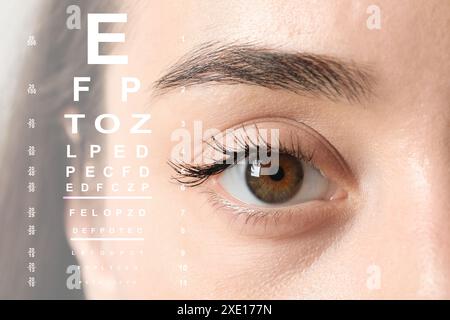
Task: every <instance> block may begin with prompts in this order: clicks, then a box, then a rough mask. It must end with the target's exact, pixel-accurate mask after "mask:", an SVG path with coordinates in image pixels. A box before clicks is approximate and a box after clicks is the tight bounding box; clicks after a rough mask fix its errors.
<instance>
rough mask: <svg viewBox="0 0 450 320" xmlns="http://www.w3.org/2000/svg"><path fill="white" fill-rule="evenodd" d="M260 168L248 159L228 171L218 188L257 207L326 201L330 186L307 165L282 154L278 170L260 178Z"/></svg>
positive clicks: (220, 178)
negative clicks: (220, 187)
mask: <svg viewBox="0 0 450 320" xmlns="http://www.w3.org/2000/svg"><path fill="white" fill-rule="evenodd" d="M260 169H261V166H260V165H259V167H258V164H255V163H248V161H247V160H246V159H244V160H242V161H240V162H238V163H237V164H236V165H235V166H232V167H230V168H228V169H226V170H225V171H224V172H223V173H222V174H221V176H220V177H219V184H220V185H221V186H222V188H223V189H224V190H225V191H226V192H228V193H229V194H230V195H231V196H232V197H234V198H236V199H237V200H239V201H241V202H243V203H245V204H248V205H255V206H264V207H274V206H290V205H295V204H298V203H302V202H307V201H313V200H324V199H325V198H326V197H327V195H329V194H330V188H331V183H330V182H329V180H328V179H327V178H325V177H324V176H323V175H322V174H321V173H320V171H319V170H317V169H316V168H314V167H313V166H312V165H311V164H309V163H308V162H306V161H304V160H301V159H299V158H297V157H295V156H292V155H289V154H279V161H278V169H277V170H276V172H275V173H273V174H271V175H261V174H259V173H260V172H261V170H260Z"/></svg>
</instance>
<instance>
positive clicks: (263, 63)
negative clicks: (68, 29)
mask: <svg viewBox="0 0 450 320" xmlns="http://www.w3.org/2000/svg"><path fill="white" fill-rule="evenodd" d="M373 83H374V78H373V76H372V74H371V72H370V71H369V69H368V68H367V67H363V66H360V65H356V64H355V63H353V62H349V61H341V60H339V59H337V58H334V57H330V56H325V55H317V54H310V53H301V52H286V51H282V50H275V49H270V48H265V47H260V46H257V45H253V44H219V43H216V42H214V43H206V44H204V45H202V46H200V47H198V48H196V49H194V50H192V51H191V52H189V53H188V54H186V55H185V56H184V57H182V58H181V59H180V60H179V61H178V62H177V63H175V64H174V65H173V66H172V67H170V68H169V69H168V71H167V72H166V73H165V74H164V75H163V76H162V77H161V78H159V79H158V80H157V81H156V82H155V83H154V85H153V89H154V90H155V92H156V94H157V95H160V94H165V93H167V92H168V91H171V90H173V89H176V88H183V87H184V88H187V87H191V86H196V85H202V84H225V85H236V84H246V85H256V86H261V87H265V88H269V89H283V90H288V91H291V92H295V93H298V94H310V95H313V96H319V97H325V98H328V99H330V100H333V101H336V100H339V99H346V100H347V101H349V102H355V101H356V102H359V101H361V99H363V98H368V97H370V96H371V95H372V94H373V93H372V87H373Z"/></svg>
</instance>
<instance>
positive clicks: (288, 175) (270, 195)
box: [245, 154, 303, 203]
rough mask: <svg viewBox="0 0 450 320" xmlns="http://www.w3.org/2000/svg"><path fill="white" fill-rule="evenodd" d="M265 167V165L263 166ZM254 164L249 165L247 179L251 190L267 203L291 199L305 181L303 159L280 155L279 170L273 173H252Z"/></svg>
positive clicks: (246, 171)
mask: <svg viewBox="0 0 450 320" xmlns="http://www.w3.org/2000/svg"><path fill="white" fill-rule="evenodd" d="M262 167H264V166H262ZM251 168H252V165H251V164H249V165H247V168H246V170H245V180H246V182H247V186H248V187H249V188H250V191H251V192H252V193H253V194H254V195H255V196H256V197H257V198H258V199H260V200H261V201H264V202H266V203H281V202H286V201H288V200H289V199H291V198H292V197H293V196H294V195H295V194H296V193H297V192H298V190H299V189H300V187H301V185H302V182H303V167H302V163H301V161H300V160H299V159H298V158H297V157H294V156H291V155H287V154H280V155H279V167H278V171H277V172H276V173H275V174H273V175H260V176H259V177H255V176H252V175H251Z"/></svg>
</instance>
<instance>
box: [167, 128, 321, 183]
mask: <svg viewBox="0 0 450 320" xmlns="http://www.w3.org/2000/svg"><path fill="white" fill-rule="evenodd" d="M255 128H256V132H257V133H259V131H258V127H257V126H256V125H255ZM243 132H244V133H243V134H244V136H241V137H239V136H237V135H236V134H233V139H234V142H236V143H237V146H238V147H239V148H240V151H239V150H232V149H230V148H228V147H227V146H225V145H223V144H222V143H221V142H219V141H218V140H217V139H215V138H214V137H213V138H212V141H213V143H207V144H208V145H209V146H210V147H211V148H213V149H214V150H216V151H219V152H221V154H222V155H223V156H224V157H225V159H222V160H219V161H215V162H214V163H211V164H198V165H197V164H190V163H185V162H175V161H172V160H170V161H168V164H169V166H170V167H171V168H172V169H173V170H174V171H175V172H176V176H172V180H174V181H175V182H177V183H179V184H182V185H184V186H186V187H196V186H199V185H201V184H203V183H204V182H206V181H207V180H208V179H209V178H210V177H211V176H214V175H218V174H220V173H222V172H224V171H225V170H226V169H228V168H230V167H232V166H234V165H236V164H237V163H238V162H240V161H241V160H242V159H247V158H248V156H249V155H250V154H251V152H253V151H255V152H257V151H258V148H263V147H264V148H266V150H269V153H270V152H271V151H272V147H271V145H270V144H269V143H268V142H266V141H265V140H264V139H262V137H261V136H260V135H259V134H258V137H260V138H261V140H262V143H263V145H261V144H257V143H255V142H253V141H252V140H251V138H250V137H249V136H248V135H247V133H246V131H245V130H243ZM258 140H259V139H258ZM277 152H278V153H279V154H286V155H290V156H293V157H296V158H297V159H299V160H302V161H304V162H306V163H308V164H309V165H311V166H313V167H315V168H316V166H315V164H314V150H312V151H310V152H307V151H306V150H303V149H302V147H301V144H300V143H298V142H295V141H294V139H293V138H292V137H291V140H290V142H289V143H288V144H283V143H281V141H279V147H278V150H277ZM229 157H232V159H233V162H232V163H227V161H225V160H226V159H229Z"/></svg>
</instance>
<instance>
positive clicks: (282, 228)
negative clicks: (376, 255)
mask: <svg viewBox="0 0 450 320" xmlns="http://www.w3.org/2000/svg"><path fill="white" fill-rule="evenodd" d="M202 188H203V190H202V193H203V194H204V195H205V196H206V201H207V202H208V203H209V205H210V206H211V207H212V208H213V209H214V210H215V212H216V214H217V215H218V216H219V217H220V218H221V219H225V221H226V222H228V223H229V227H230V228H231V229H233V230H236V231H237V233H238V234H240V235H244V236H251V237H256V238H267V239H284V238H289V237H296V236H300V235H302V234H304V233H306V232H308V231H311V230H313V229H315V228H318V227H320V226H322V225H324V224H328V223H331V222H332V221H335V222H338V221H345V220H346V219H347V218H348V217H349V216H350V215H349V210H348V202H347V199H346V198H340V199H336V200H331V201H321V200H316V201H310V202H308V203H302V204H299V205H294V206H291V207H280V208H259V207H252V206H248V205H246V204H242V205H241V204H238V203H234V202H231V201H230V200H228V199H226V198H224V197H222V196H221V195H220V194H219V193H218V192H217V190H214V189H215V186H212V187H211V186H204V187H202Z"/></svg>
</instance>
